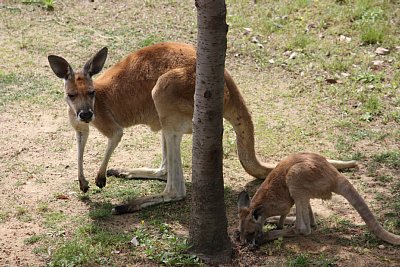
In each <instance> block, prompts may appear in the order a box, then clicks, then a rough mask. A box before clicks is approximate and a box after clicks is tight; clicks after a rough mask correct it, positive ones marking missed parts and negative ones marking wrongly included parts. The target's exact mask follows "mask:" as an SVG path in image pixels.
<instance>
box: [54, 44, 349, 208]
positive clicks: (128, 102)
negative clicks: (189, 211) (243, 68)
mask: <svg viewBox="0 0 400 267" xmlns="http://www.w3.org/2000/svg"><path fill="white" fill-rule="evenodd" d="M107 52H108V50H107V48H103V49H101V50H100V51H99V52H97V53H96V54H95V55H94V56H93V57H92V58H91V59H89V61H87V62H86V64H85V65H84V67H83V70H81V71H77V72H75V71H74V70H73V69H72V67H71V65H70V64H69V63H68V62H67V61H66V60H65V59H64V58H62V57H59V56H55V55H50V56H49V57H48V60H49V63H50V66H51V69H52V70H53V72H54V73H55V74H56V76H57V77H59V78H61V79H63V80H64V84H65V86H64V91H65V99H66V102H67V103H68V106H69V112H68V115H69V121H70V124H71V125H72V127H73V128H74V129H75V131H76V139H77V147H78V179H79V185H80V189H81V190H82V191H83V192H87V191H88V189H89V183H88V181H87V180H86V179H85V176H84V172H83V153H84V149H85V145H86V141H87V139H88V135H89V124H92V125H93V126H94V127H96V128H97V129H98V130H99V131H100V132H101V133H102V134H104V135H105V136H106V137H107V138H108V145H107V149H106V152H105V156H104V159H103V161H102V163H101V166H100V168H99V170H98V172H97V177H96V185H97V186H98V187H100V188H102V187H104V186H105V185H106V174H107V175H114V176H116V177H125V178H150V179H162V180H166V181H167V184H166V187H165V190H164V192H163V193H161V194H159V195H156V196H150V197H143V198H139V199H136V200H133V201H131V202H129V203H128V204H126V205H121V206H117V207H115V209H114V213H116V214H120V213H127V212H133V211H137V210H140V209H141V208H144V207H146V206H150V205H155V204H158V203H163V202H170V201H178V200H181V199H183V198H185V196H186V189H185V183H184V178H183V172H182V163H181V155H180V143H181V139H182V136H183V134H185V133H191V131H192V117H193V101H194V100H193V96H194V89H195V72H196V70H195V69H196V50H195V49H194V47H192V46H190V45H187V44H181V43H160V44H156V45H152V46H149V47H145V48H142V49H140V50H138V51H136V52H134V53H131V54H130V55H128V56H127V57H125V58H124V59H122V60H121V61H120V62H118V63H117V64H115V65H113V66H112V67H110V68H109V69H107V70H106V71H104V72H103V73H102V74H101V75H100V76H99V77H98V78H96V79H92V77H93V76H94V75H95V74H98V73H99V72H100V71H101V70H102V68H103V66H104V63H105V61H106V57H107ZM224 78H225V88H224V117H225V118H226V119H227V120H228V121H229V122H230V123H231V124H232V125H233V128H234V130H235V133H236V138H237V148H238V155H239V160H240V162H241V164H242V166H243V167H244V169H245V170H246V172H248V173H249V174H250V175H252V176H254V177H256V178H260V179H264V178H265V177H266V176H267V174H268V173H269V172H270V171H271V170H272V169H273V168H274V167H275V165H274V164H264V163H260V162H259V161H258V159H257V158H256V155H255V151H254V127H253V123H252V120H251V116H250V113H249V111H248V109H247V107H246V105H245V102H244V100H243V98H242V95H241V94H240V92H239V90H238V88H237V86H236V85H235V83H234V81H233V79H232V78H231V76H230V75H229V73H228V72H227V71H225V74H224ZM137 124H146V125H148V126H150V128H151V129H152V130H154V131H159V130H161V144H162V145H161V147H162V163H161V166H160V167H159V168H158V169H149V168H139V169H133V170H121V169H114V170H109V171H108V172H107V171H106V170H107V165H108V162H109V159H110V157H111V154H112V153H113V151H114V149H115V148H116V147H117V145H118V143H119V142H120V140H121V138H122V135H123V128H126V127H130V126H133V125H137ZM336 163H337V162H336V161H332V164H336ZM343 164H344V163H342V165H336V166H341V167H343ZM346 164H347V165H346V168H349V167H354V166H355V162H353V161H350V162H347V163H346Z"/></svg>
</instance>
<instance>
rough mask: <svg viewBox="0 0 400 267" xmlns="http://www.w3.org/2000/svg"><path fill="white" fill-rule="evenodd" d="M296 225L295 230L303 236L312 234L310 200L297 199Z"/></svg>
mask: <svg viewBox="0 0 400 267" xmlns="http://www.w3.org/2000/svg"><path fill="white" fill-rule="evenodd" d="M294 201H295V205H296V223H295V228H296V231H298V232H299V233H300V234H302V235H309V234H311V225H310V209H309V207H310V201H309V200H308V199H295V200H294Z"/></svg>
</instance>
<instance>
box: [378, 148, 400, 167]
mask: <svg viewBox="0 0 400 267" xmlns="http://www.w3.org/2000/svg"><path fill="white" fill-rule="evenodd" d="M374 160H375V161H376V162H379V163H383V164H387V165H388V166H389V167H392V168H399V167H400V150H393V151H388V152H382V153H379V154H376V155H375V156H374Z"/></svg>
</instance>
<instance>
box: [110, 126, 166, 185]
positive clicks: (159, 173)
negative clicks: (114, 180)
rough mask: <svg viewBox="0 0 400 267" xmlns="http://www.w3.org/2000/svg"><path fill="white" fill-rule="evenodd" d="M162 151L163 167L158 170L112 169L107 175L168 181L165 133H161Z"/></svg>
mask: <svg viewBox="0 0 400 267" xmlns="http://www.w3.org/2000/svg"><path fill="white" fill-rule="evenodd" d="M161 149H162V160H161V165H160V167H159V168H158V169H151V168H135V169H132V170H124V169H111V170H108V171H107V175H108V176H115V177H118V178H125V179H155V180H162V181H166V180H167V147H166V141H165V136H164V134H163V133H161Z"/></svg>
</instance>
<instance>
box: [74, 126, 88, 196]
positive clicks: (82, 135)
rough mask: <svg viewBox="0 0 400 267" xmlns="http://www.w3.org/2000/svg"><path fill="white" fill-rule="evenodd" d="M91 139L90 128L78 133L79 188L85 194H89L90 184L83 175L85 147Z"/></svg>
mask: <svg viewBox="0 0 400 267" xmlns="http://www.w3.org/2000/svg"><path fill="white" fill-rule="evenodd" d="M88 137H89V127H87V128H85V129H83V130H80V131H78V130H77V131H76V144H77V148H78V180H79V188H80V189H81V191H83V192H85V193H86V192H87V191H88V190H89V182H88V181H87V180H86V178H85V175H84V173H83V153H84V151H85V146H86V142H87V139H88Z"/></svg>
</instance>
